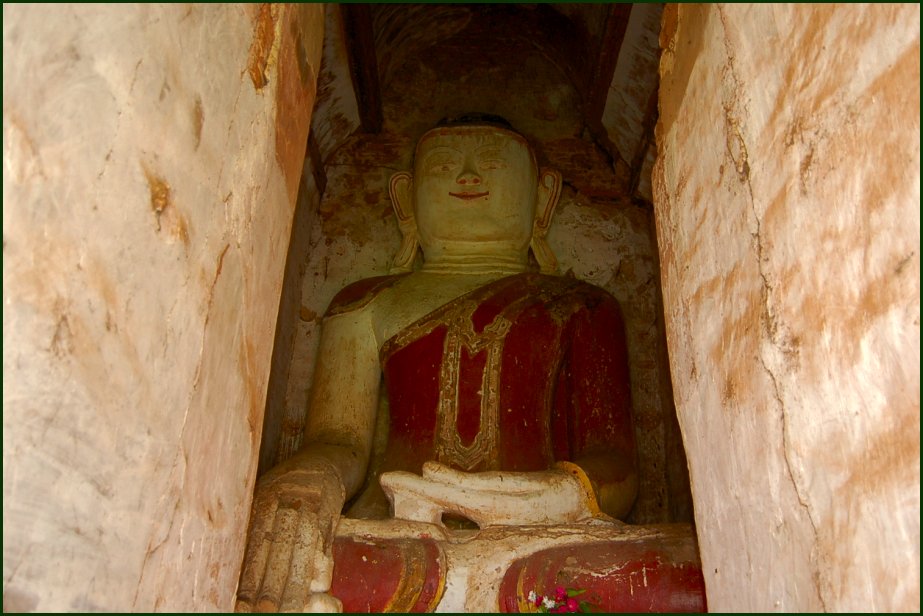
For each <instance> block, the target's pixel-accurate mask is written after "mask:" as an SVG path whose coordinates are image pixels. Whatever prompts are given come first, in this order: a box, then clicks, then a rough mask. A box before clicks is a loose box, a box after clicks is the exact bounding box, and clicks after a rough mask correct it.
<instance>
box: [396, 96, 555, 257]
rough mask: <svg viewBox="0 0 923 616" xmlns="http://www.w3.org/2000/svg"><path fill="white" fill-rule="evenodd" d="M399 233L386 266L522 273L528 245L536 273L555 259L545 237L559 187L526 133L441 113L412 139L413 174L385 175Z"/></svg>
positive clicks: (488, 119)
mask: <svg viewBox="0 0 923 616" xmlns="http://www.w3.org/2000/svg"><path fill="white" fill-rule="evenodd" d="M390 189H391V201H392V203H393V204H394V210H395V213H396V214H397V219H398V224H399V225H400V228H401V232H402V233H403V235H404V240H403V243H402V245H401V249H400V250H399V251H398V254H397V256H396V257H395V261H394V267H393V268H392V271H409V270H410V269H411V267H412V266H413V262H414V259H415V257H416V252H417V248H418V247H420V248H422V249H423V255H424V266H423V268H424V270H429V271H458V272H475V271H476V272H485V271H496V272H511V273H512V272H521V271H524V270H525V269H526V267H527V264H528V251H529V248H530V246H531V248H532V251H533V253H534V254H535V258H536V260H537V261H538V263H539V265H540V267H541V270H542V272H544V273H554V272H555V271H556V270H557V260H556V259H555V257H554V254H553V253H552V252H551V249H550V247H549V246H548V244H547V242H546V241H545V236H546V235H547V233H548V227H549V225H550V223H551V216H552V214H553V212H554V208H555V206H556V205H557V202H558V197H559V195H560V189H561V175H560V174H559V173H558V172H557V171H552V170H548V169H541V170H540V169H539V168H538V165H537V164H536V159H535V154H534V152H533V151H532V148H531V147H530V146H529V143H528V142H527V141H526V139H525V138H524V137H523V136H522V135H520V134H519V133H516V132H515V131H513V130H512V128H511V127H510V126H509V124H508V123H507V122H506V121H505V120H503V119H502V118H498V117H497V116H487V115H483V114H471V115H467V116H462V117H460V118H455V119H452V120H443V121H442V122H440V123H439V125H437V126H436V128H433V129H432V130H430V131H428V132H426V133H425V134H424V135H423V136H422V137H421V138H420V141H419V142H418V143H417V148H416V152H415V155H414V166H413V173H412V174H411V173H407V172H399V173H396V174H394V176H392V178H391V186H390Z"/></svg>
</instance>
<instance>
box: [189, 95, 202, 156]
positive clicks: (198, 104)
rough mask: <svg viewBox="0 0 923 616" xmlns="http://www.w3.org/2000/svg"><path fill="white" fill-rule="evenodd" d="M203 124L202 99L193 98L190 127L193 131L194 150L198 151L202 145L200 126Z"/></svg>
mask: <svg viewBox="0 0 923 616" xmlns="http://www.w3.org/2000/svg"><path fill="white" fill-rule="evenodd" d="M204 124H205V113H204V111H203V110H202V98H201V97H199V96H196V97H195V104H194V105H193V107H192V126H193V129H194V130H195V149H196V150H198V149H199V145H200V144H201V143H202V126H203V125H204Z"/></svg>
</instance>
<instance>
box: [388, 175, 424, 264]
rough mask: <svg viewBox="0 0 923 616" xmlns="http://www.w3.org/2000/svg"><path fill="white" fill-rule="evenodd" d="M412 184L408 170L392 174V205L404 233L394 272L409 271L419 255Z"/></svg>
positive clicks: (395, 260) (398, 224)
mask: <svg viewBox="0 0 923 616" xmlns="http://www.w3.org/2000/svg"><path fill="white" fill-rule="evenodd" d="M412 186H413V176H412V175H410V174H409V173H407V172H406V171H398V172H397V173H395V174H394V175H392V176H391V183H390V186H389V191H390V193H391V205H393V206H394V214H395V215H396V216H397V226H398V227H399V228H400V230H401V235H403V239H402V240H401V247H400V248H399V249H398V251H397V254H396V255H395V256H394V264H393V265H392V266H391V271H392V272H409V271H410V270H411V269H412V268H413V261H414V259H416V257H417V247H418V246H419V241H418V240H417V221H416V220H415V219H414V217H413V197H412V196H411V195H412V191H411V187H412Z"/></svg>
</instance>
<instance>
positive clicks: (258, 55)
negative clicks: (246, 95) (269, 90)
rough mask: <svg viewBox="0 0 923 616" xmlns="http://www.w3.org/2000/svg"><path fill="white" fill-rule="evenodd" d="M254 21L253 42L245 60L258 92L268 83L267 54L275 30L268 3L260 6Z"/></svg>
mask: <svg viewBox="0 0 923 616" xmlns="http://www.w3.org/2000/svg"><path fill="white" fill-rule="evenodd" d="M254 21H255V23H254V24H253V41H252V42H251V43H250V56H249V59H248V60H247V73H249V75H250V80H251V81H252V82H253V87H254V88H256V90H257V92H259V91H260V90H262V89H263V88H264V87H265V86H266V84H268V83H269V76H268V75H267V72H266V69H267V68H268V65H269V54H270V52H271V51H272V44H273V41H274V40H275V29H276V27H275V26H276V24H275V16H274V15H273V10H272V5H271V4H269V3H264V4H261V5H260V9H259V13H257V15H256V19H255V20H254Z"/></svg>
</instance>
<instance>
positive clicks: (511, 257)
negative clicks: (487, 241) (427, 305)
mask: <svg viewBox="0 0 923 616" xmlns="http://www.w3.org/2000/svg"><path fill="white" fill-rule="evenodd" d="M433 252H435V251H433ZM527 269H528V252H525V253H518V252H513V251H505V252H498V251H490V252H483V253H472V252H471V251H466V252H465V253H461V254H458V253H453V252H452V251H438V252H435V254H433V253H432V252H431V253H429V254H427V253H424V259H423V267H422V268H421V271H423V272H429V273H434V274H435V273H440V274H441V273H445V274H519V273H521V272H525V271H526V270H527Z"/></svg>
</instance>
